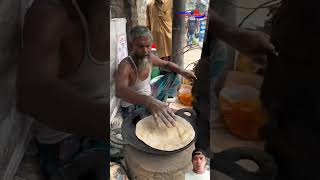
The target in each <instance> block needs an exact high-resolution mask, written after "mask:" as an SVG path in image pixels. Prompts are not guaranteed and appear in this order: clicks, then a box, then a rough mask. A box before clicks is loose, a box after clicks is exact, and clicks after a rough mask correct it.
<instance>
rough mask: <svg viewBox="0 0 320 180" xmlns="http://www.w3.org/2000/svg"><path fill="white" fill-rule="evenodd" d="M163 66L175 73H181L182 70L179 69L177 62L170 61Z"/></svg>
mask: <svg viewBox="0 0 320 180" xmlns="http://www.w3.org/2000/svg"><path fill="white" fill-rule="evenodd" d="M165 68H166V69H168V70H170V71H172V72H175V73H177V74H181V73H182V71H183V69H181V68H180V67H179V66H178V65H177V64H175V63H172V62H168V63H167V65H166V66H165Z"/></svg>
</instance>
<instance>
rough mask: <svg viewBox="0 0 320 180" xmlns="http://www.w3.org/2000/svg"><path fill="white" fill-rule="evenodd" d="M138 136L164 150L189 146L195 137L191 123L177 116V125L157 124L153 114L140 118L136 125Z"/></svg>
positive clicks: (149, 144) (150, 144) (146, 142)
mask: <svg viewBox="0 0 320 180" xmlns="http://www.w3.org/2000/svg"><path fill="white" fill-rule="evenodd" d="M136 136H137V137H138V138H139V139H140V140H141V141H143V142H144V143H145V144H147V145H148V146H150V147H152V148H155V149H159V150H162V151H174V150H177V149H181V148H183V147H185V146H187V145H188V144H189V143H190V142H191V141H192V140H193V139H194V137H195V132H194V129H193V127H192V126H191V124H190V123H189V122H188V121H186V120H185V119H184V118H182V117H180V116H177V118H176V126H175V127H171V128H167V127H166V126H165V125H162V126H161V127H160V128H159V127H158V126H157V124H156V121H155V119H154V117H153V116H148V117H146V118H144V119H142V120H140V121H139V122H138V123H137V125H136Z"/></svg>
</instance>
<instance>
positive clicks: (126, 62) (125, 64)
mask: <svg viewBox="0 0 320 180" xmlns="http://www.w3.org/2000/svg"><path fill="white" fill-rule="evenodd" d="M118 71H126V72H129V73H130V72H131V71H132V65H131V63H130V59H129V57H126V58H124V59H123V60H122V61H121V62H120V63H119V65H118Z"/></svg>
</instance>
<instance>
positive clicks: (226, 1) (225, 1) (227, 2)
mask: <svg viewBox="0 0 320 180" xmlns="http://www.w3.org/2000/svg"><path fill="white" fill-rule="evenodd" d="M221 2H223V3H225V4H228V5H230V6H233V7H236V8H238V9H247V10H254V9H256V8H257V7H245V6H239V5H237V4H234V3H232V2H230V1H228V0H223V1H221ZM272 6H273V5H266V6H262V7H259V9H267V8H270V7H272Z"/></svg>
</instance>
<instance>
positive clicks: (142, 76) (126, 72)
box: [116, 26, 196, 127]
mask: <svg viewBox="0 0 320 180" xmlns="http://www.w3.org/2000/svg"><path fill="white" fill-rule="evenodd" d="M152 39H153V38H152V35H151V33H150V31H149V29H148V28H147V27H145V26H136V27H134V28H133V29H132V30H131V32H130V37H129V41H130V42H129V43H130V44H129V46H130V49H131V54H130V55H129V56H128V57H126V58H125V59H123V60H122V61H121V63H120V64H119V67H118V71H117V74H116V96H117V97H119V98H120V99H121V100H122V102H121V109H122V115H123V117H124V118H126V117H128V116H129V115H130V114H131V113H132V112H134V111H135V110H137V109H138V108H141V107H143V108H146V110H147V112H148V113H149V112H150V113H151V114H152V115H153V116H154V117H155V118H154V119H155V121H156V123H157V124H158V126H159V127H161V124H162V122H163V124H165V126H167V127H173V126H175V115H174V113H173V111H172V110H171V109H170V108H169V107H168V105H167V104H166V103H165V102H162V101H161V99H160V98H157V97H156V95H155V93H153V92H152V88H151V84H150V80H151V79H150V75H151V68H152V66H159V67H164V68H166V69H168V70H170V71H172V73H169V74H167V75H165V76H166V77H165V78H167V80H168V81H174V80H175V79H176V78H177V76H176V74H180V75H182V76H183V77H185V78H187V79H195V78H196V76H195V75H194V74H193V72H191V71H186V70H183V69H181V68H179V67H178V66H177V65H176V64H174V63H172V62H168V61H164V60H161V59H160V58H158V57H157V56H155V55H153V54H152V53H151V43H152ZM170 76H171V77H172V78H170ZM168 84H170V83H168ZM168 88H176V87H174V86H172V84H171V86H170V85H169V86H168ZM152 94H153V95H154V96H155V97H153V96H152ZM159 99H160V100H159ZM158 117H159V118H158ZM161 121H162V122H161Z"/></svg>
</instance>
